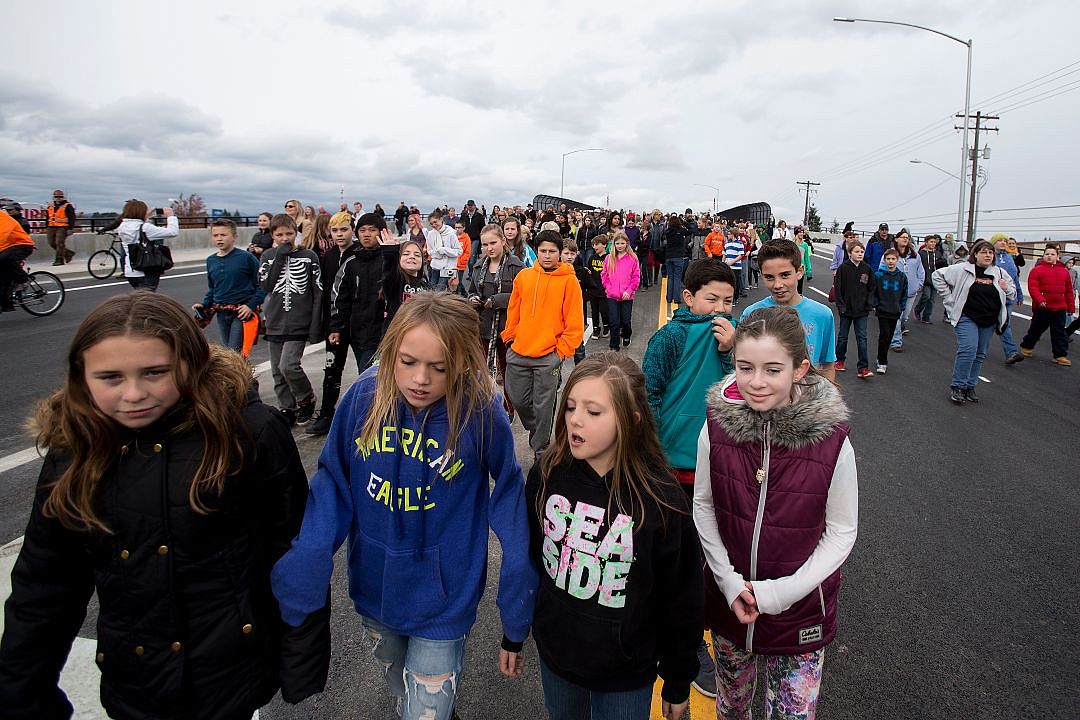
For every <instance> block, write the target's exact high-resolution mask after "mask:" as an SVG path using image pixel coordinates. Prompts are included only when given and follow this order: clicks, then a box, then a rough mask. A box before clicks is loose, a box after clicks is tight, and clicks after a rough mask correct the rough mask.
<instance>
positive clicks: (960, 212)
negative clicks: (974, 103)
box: [833, 17, 972, 242]
mask: <svg viewBox="0 0 1080 720" xmlns="http://www.w3.org/2000/svg"><path fill="white" fill-rule="evenodd" d="M833 22H845V23H855V22H866V23H878V24H880V25H900V26H902V27H909V28H915V29H916V30H925V31H926V32H931V33H934V34H935V35H940V36H941V37H945V38H948V39H950V40H953V41H955V42H958V43H960V44H961V45H964V46H966V47H967V76H966V79H965V81H964V143H963V150H962V152H961V153H960V178H959V179H960V197H959V199H958V200H957V202H956V242H963V237H964V235H963V233H964V193H965V189H966V187H967V186H966V185H965V183H964V175H965V174H966V172H967V161H968V115H969V114H970V113H971V47H972V42H971V39H970V38H968V39H967V40H961V39H960V38H958V37H956V36H954V35H950V34H949V33H944V32H941V31H940V30H935V29H934V28H928V27H924V26H922V25H915V24H913V23H906V22H898V21H896V20H869V19H867V18H846V17H834V18H833ZM950 174H951V173H950ZM970 239H971V238H968V240H970Z"/></svg>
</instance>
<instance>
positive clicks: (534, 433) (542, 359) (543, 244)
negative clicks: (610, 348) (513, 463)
mask: <svg viewBox="0 0 1080 720" xmlns="http://www.w3.org/2000/svg"><path fill="white" fill-rule="evenodd" d="M562 249H563V238H562V235H560V234H559V233H558V232H556V231H554V230H543V231H541V232H540V233H539V234H538V235H537V236H536V265H534V266H532V267H531V268H526V269H525V270H522V271H521V272H519V273H518V274H517V277H515V278H514V290H513V292H512V293H511V294H510V305H509V307H508V308H507V311H506V329H504V330H503V333H502V339H503V342H505V343H506V344H507V345H508V346H509V349H508V350H507V351H506V382H505V389H506V395H507V397H509V398H510V402H512V403H513V404H514V407H515V408H516V409H517V413H518V417H520V418H521V424H522V425H523V426H524V427H525V429H526V430H528V431H529V446H530V447H531V448H532V450H533V454H534V459H538V458H539V457H540V455H541V454H542V453H543V452H544V450H546V449H547V446H548V443H549V441H550V440H551V425H552V421H553V420H554V418H555V397H556V395H557V394H558V389H559V381H560V372H561V368H562V362H563V360H565V359H566V358H568V357H571V356H572V355H573V354H574V351H575V350H576V349H577V348H578V346H579V345H580V344H581V338H582V337H583V336H584V334H585V322H584V317H583V314H582V312H581V288H580V287H579V286H578V282H577V277H576V276H575V274H574V269H573V267H571V266H570V265H566V264H564V263H561V262H559V258H560V255H561V254H562Z"/></svg>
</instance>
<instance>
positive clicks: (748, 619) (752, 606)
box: [731, 583, 761, 625]
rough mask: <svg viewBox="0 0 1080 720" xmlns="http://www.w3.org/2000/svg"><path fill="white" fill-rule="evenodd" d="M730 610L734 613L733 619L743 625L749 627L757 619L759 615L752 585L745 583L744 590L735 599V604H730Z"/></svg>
mask: <svg viewBox="0 0 1080 720" xmlns="http://www.w3.org/2000/svg"><path fill="white" fill-rule="evenodd" d="M731 609H732V611H733V612H734V613H735V617H737V618H738V619H739V622H741V623H742V624H743V625H749V624H750V623H752V622H754V621H755V620H757V619H758V615H760V614H761V613H760V612H759V611H758V606H757V598H755V597H754V586H753V585H751V584H750V583H746V590H743V591H742V592H741V593H739V597H737V598H735V602H733V603H731Z"/></svg>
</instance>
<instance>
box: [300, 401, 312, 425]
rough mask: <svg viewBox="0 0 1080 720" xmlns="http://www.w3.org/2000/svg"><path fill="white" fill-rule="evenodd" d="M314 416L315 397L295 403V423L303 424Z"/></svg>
mask: <svg viewBox="0 0 1080 720" xmlns="http://www.w3.org/2000/svg"><path fill="white" fill-rule="evenodd" d="M313 417H315V398H312V399H310V400H308V401H307V402H306V403H297V404H296V424H297V425H303V424H305V423H307V422H310V421H311V418H313Z"/></svg>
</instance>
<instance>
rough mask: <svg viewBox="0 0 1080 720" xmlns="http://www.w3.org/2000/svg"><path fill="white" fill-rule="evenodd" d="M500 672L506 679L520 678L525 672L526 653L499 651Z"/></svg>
mask: <svg viewBox="0 0 1080 720" xmlns="http://www.w3.org/2000/svg"><path fill="white" fill-rule="evenodd" d="M499 672H501V673H502V674H503V675H505V676H506V677H519V676H520V675H521V674H522V673H524V672H525V658H524V653H512V652H510V651H509V650H501V649H500V650H499Z"/></svg>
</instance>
